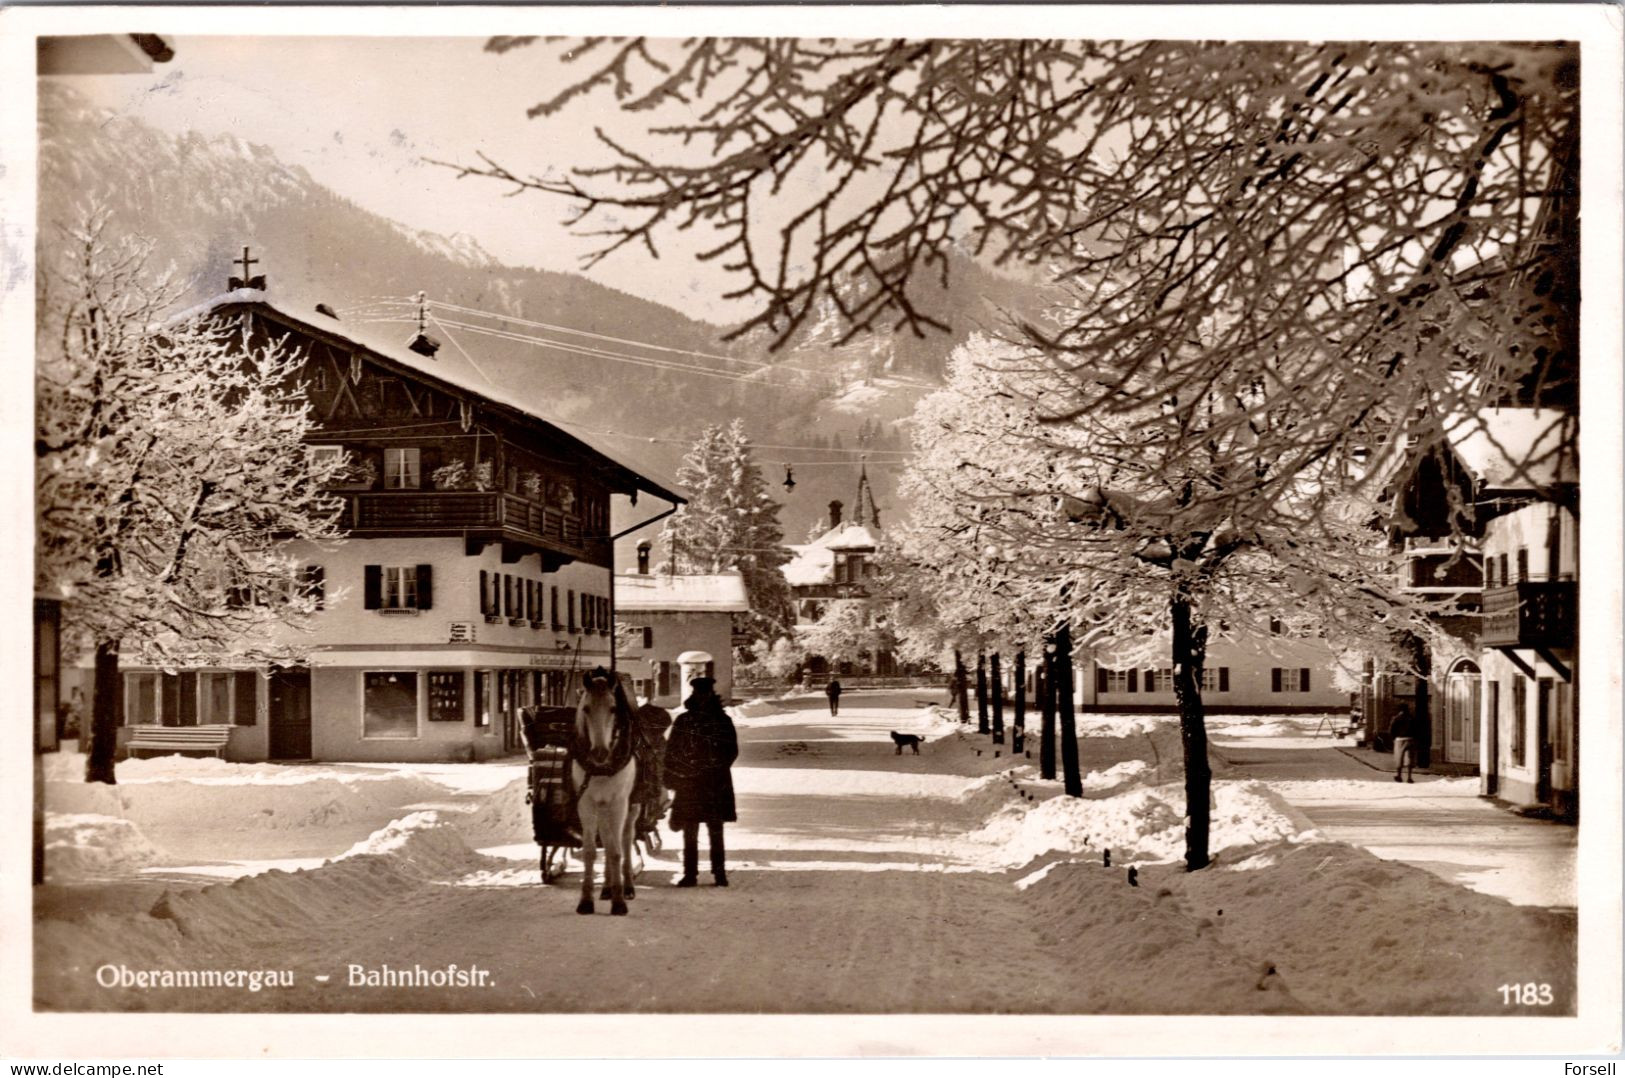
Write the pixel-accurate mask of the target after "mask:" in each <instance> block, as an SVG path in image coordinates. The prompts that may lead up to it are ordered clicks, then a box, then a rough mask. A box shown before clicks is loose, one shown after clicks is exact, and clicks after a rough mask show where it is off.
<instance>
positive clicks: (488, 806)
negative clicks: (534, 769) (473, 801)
mask: <svg viewBox="0 0 1625 1078" xmlns="http://www.w3.org/2000/svg"><path fill="white" fill-rule="evenodd" d="M529 793H530V780H529V779H527V778H520V779H515V780H514V781H512V782H510V783H508V784H507V785H506V786H504V787H502V789H500V790H498V791H496V792H495V793H493V794H491V795H489V796H487V797H486V798H484V799H483V800H482V801H481V802H480V806H479V807H478V808H477V809H475V810H474V811H473V812H471V813H469V814H468V815H467V816H459V817H457V818H455V819H454V820H453V826H455V827H456V828H457V830H458V831H460V832H462V833H463V834H464V835H465V836H467V837H468V839H469V840H470V841H476V842H478V843H479V844H480V845H482V846H484V845H491V844H493V843H498V842H529V841H531V840H532V839H533V838H534V831H533V829H532V827H531V816H530V813H531V808H530V805H529V804H527V803H526V801H525V798H526V796H527V795H528V794H529Z"/></svg>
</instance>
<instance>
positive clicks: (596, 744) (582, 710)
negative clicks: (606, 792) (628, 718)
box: [576, 666, 616, 763]
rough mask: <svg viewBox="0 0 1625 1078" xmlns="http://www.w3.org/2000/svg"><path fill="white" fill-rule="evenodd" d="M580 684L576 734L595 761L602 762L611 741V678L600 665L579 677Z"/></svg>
mask: <svg viewBox="0 0 1625 1078" xmlns="http://www.w3.org/2000/svg"><path fill="white" fill-rule="evenodd" d="M581 684H582V690H581V699H580V700H578V701H577V703H576V733H577V734H578V735H580V736H581V737H582V739H583V740H585V741H586V743H587V745H588V746H589V747H590V751H591V758H592V759H593V760H594V761H595V762H599V763H602V762H606V761H608V759H609V757H610V754H611V752H612V751H613V749H614V740H615V715H616V709H615V677H614V675H612V674H610V673H609V671H607V670H605V669H604V668H603V667H601V666H600V667H598V668H596V669H594V670H593V671H592V672H591V673H589V674H587V675H586V676H585V677H584V678H582V679H581Z"/></svg>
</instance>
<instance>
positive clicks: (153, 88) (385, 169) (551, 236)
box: [62, 36, 744, 321]
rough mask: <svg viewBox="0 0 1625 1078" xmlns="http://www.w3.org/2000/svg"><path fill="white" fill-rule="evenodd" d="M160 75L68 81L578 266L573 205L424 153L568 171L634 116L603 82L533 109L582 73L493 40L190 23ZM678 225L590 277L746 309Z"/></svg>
mask: <svg viewBox="0 0 1625 1078" xmlns="http://www.w3.org/2000/svg"><path fill="white" fill-rule="evenodd" d="M170 40H171V41H172V42H173V44H174V46H175V58H174V59H173V60H172V61H170V62H169V63H167V64H161V65H158V66H157V67H155V68H154V70H153V73H152V74H151V75H150V76H141V75H135V76H131V75H120V76H113V77H98V78H89V77H85V78H75V79H64V80H62V81H64V82H68V83H69V84H71V85H73V86H75V87H77V88H78V89H80V90H81V91H83V92H84V93H85V94H86V95H87V96H89V97H90V99H91V100H92V101H93V102H95V103H96V104H99V105H102V106H105V107H107V108H110V109H113V110H115V111H117V112H120V113H123V114H125V115H129V116H132V117H135V118H138V119H141V120H144V121H146V122H148V123H150V124H153V125H154V126H157V127H159V128H161V129H162V130H165V131H168V132H171V133H175V134H179V133H182V132H185V131H198V132H201V133H203V134H206V135H219V134H234V135H237V136H239V137H241V138H244V139H246V140H248V141H250V142H255V143H261V144H264V145H266V146H269V147H270V148H271V149H273V150H274V151H276V153H277V155H278V157H280V158H281V159H282V160H283V161H284V162H286V163H288V164H292V165H300V166H303V167H304V168H305V169H307V170H308V171H309V172H310V174H311V175H312V176H313V177H315V179H316V180H317V181H318V182H320V183H322V184H325V185H327V186H329V187H331V188H332V189H334V190H335V191H337V192H338V193H339V194H341V195H343V196H344V197H346V198H349V199H351V200H353V201H355V202H357V203H358V204H360V205H362V206H364V207H366V208H367V209H370V210H373V211H374V212H377V213H380V214H383V215H385V216H387V217H391V218H394V219H396V220H398V221H401V222H404V223H406V224H408V225H411V226H412V227H415V228H422V229H427V230H429V231H432V232H438V233H442V234H445V235H453V234H455V233H459V232H461V233H467V234H468V235H471V236H473V237H475V238H476V239H478V241H479V242H480V244H481V245H482V246H483V247H485V249H486V250H488V251H490V252H491V254H492V255H494V256H496V257H497V258H498V259H500V260H501V261H503V262H506V263H510V264H514V265H522V266H537V267H541V268H544V269H551V270H563V271H578V270H579V269H580V261H579V259H580V256H581V255H582V254H583V253H585V252H586V251H587V250H589V249H590V247H591V244H590V242H589V241H587V240H585V239H583V238H581V237H578V236H575V235H572V234H571V232H570V231H569V230H568V229H567V228H566V227H565V226H564V225H563V224H562V220H563V218H564V216H565V212H566V209H567V203H565V202H564V200H562V199H559V198H557V197H555V196H551V195H545V194H541V193H538V192H530V193H526V194H522V195H517V196H515V197H512V198H506V197H504V195H505V194H506V192H507V191H508V190H511V188H509V187H507V186H505V185H502V184H498V183H496V182H495V181H491V180H483V179H476V178H469V179H464V180H461V181H459V180H457V179H456V174H455V173H454V172H453V171H452V170H450V169H447V168H442V167H438V166H436V165H432V164H428V163H426V162H425V160H424V159H425V158H433V159H440V160H449V161H459V162H460V161H468V162H474V161H476V154H477V152H478V151H484V152H485V153H487V154H489V155H491V157H493V158H494V159H496V160H498V161H500V162H501V163H502V164H504V165H506V166H508V167H509V168H511V169H512V170H513V171H515V172H516V173H534V174H547V173H549V170H551V172H552V174H554V175H561V174H562V173H563V172H564V170H566V169H568V168H570V167H572V166H575V165H578V164H581V163H587V162H592V161H602V160H604V158H605V152H604V151H603V150H602V149H601V148H600V147H599V146H598V144H597V141H596V139H595V137H594V135H593V127H594V125H605V126H608V127H610V128H611V129H612V130H613V129H615V127H616V126H617V125H620V126H621V127H622V128H623V129H624V126H625V124H626V119H625V118H624V116H623V115H622V114H620V113H618V112H617V111H616V110H614V109H613V108H610V107H608V105H609V103H610V101H611V98H610V97H609V96H608V95H607V94H599V95H597V96H595V97H594V98H592V99H590V100H588V101H582V102H578V103H577V104H576V106H575V107H572V108H569V109H566V110H565V111H564V113H563V114H562V115H560V116H555V117H550V118H547V119H535V120H530V119H527V118H526V116H525V110H526V109H527V108H529V107H530V106H531V105H533V104H535V103H536V102H538V101H541V100H543V99H544V98H546V97H549V96H551V94H552V93H553V92H554V91H555V90H556V89H557V88H558V87H559V86H561V85H563V84H564V82H565V81H566V79H567V78H568V77H570V76H571V75H572V74H573V72H572V71H571V69H569V68H568V67H567V66H564V65H560V64H558V63H557V62H555V61H552V60H550V56H551V55H552V50H550V49H547V48H544V47H540V46H537V47H532V48H524V49H517V50H514V51H511V52H509V53H507V54H504V55H497V54H494V53H488V52H485V51H484V44H485V40H486V39H485V38H484V37H478V38H356V37H325V38H323V37H318V38H311V37H306V38H294V37H186V36H176V37H173V38H171V39H170ZM680 243H681V240H680V239H678V238H676V237H674V238H672V239H671V240H670V241H668V244H669V246H667V247H663V249H662V258H661V259H660V260H659V261H658V262H655V261H652V260H650V259H648V258H647V257H645V256H643V255H642V254H640V253H638V252H635V251H626V252H623V253H622V254H621V255H619V256H617V257H615V258H613V259H611V260H610V261H609V262H607V263H605V264H603V265H601V266H600V267H598V268H597V269H595V270H594V271H593V272H592V273H590V274H589V275H590V276H592V277H593V278H594V279H596V280H599V281H602V282H604V283H606V284H610V285H614V286H616V287H618V288H622V289H625V290H626V291H629V292H632V293H634V294H637V295H642V296H646V297H648V298H650V299H654V300H658V301H660V302H662V303H666V304H669V305H671V306H674V307H677V308H679V309H681V310H683V311H684V312H685V313H688V314H690V315H692V316H695V317H708V318H711V319H712V320H716V321H731V320H734V319H737V318H738V317H740V316H741V315H742V314H743V313H744V312H743V309H742V308H740V307H739V306H737V305H735V306H731V307H730V306H727V305H724V304H722V303H721V302H720V301H718V300H716V299H715V297H716V296H717V295H718V294H720V293H721V292H722V291H724V287H723V284H722V282H721V280H720V279H719V278H718V277H717V276H715V271H714V270H712V269H710V268H709V267H706V266H703V265H701V264H699V263H697V262H695V261H694V260H693V259H692V258H691V257H686V256H684V255H685V253H684V250H683V248H682V247H680V246H679V244H680Z"/></svg>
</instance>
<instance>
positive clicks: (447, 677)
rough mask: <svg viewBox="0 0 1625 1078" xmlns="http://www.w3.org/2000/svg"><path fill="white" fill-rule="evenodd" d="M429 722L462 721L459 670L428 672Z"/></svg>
mask: <svg viewBox="0 0 1625 1078" xmlns="http://www.w3.org/2000/svg"><path fill="white" fill-rule="evenodd" d="M429 721H430V722H462V721H463V672H462V671H461V670H433V671H430V673H429Z"/></svg>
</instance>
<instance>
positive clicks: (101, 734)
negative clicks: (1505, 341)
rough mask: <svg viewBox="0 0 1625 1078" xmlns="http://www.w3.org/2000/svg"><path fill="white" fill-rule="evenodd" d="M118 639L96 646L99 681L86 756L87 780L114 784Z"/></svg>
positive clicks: (93, 697) (117, 717)
mask: <svg viewBox="0 0 1625 1078" xmlns="http://www.w3.org/2000/svg"><path fill="white" fill-rule="evenodd" d="M118 650H119V642H118V641H117V640H102V641H99V642H98V643H97V644H96V680H95V683H94V688H92V690H91V704H90V712H91V719H90V751H88V752H87V753H85V781H86V782H105V783H107V784H108V785H113V784H115V783H116V782H117V781H118V780H117V779H115V778H114V777H113V752H114V750H115V749H117V748H118V728H119V710H120V709H119V703H120V700H119V697H120V693H119V688H120V686H119V673H118Z"/></svg>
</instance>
